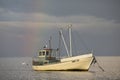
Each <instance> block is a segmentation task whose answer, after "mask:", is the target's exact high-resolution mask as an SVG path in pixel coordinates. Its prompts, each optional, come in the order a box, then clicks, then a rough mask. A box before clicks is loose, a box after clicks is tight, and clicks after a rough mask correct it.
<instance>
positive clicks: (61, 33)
mask: <svg viewBox="0 0 120 80" xmlns="http://www.w3.org/2000/svg"><path fill="white" fill-rule="evenodd" d="M60 35H61V37H62V40H63V43H64V46H65V49H66V51H67V55H68V57H70V55H69V52H68V48H67V45H66V42H65V39H64V36H63V32H62V29H60Z"/></svg>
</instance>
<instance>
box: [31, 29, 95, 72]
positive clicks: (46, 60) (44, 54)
mask: <svg viewBox="0 0 120 80" xmlns="http://www.w3.org/2000/svg"><path fill="white" fill-rule="evenodd" d="M68 32H69V47H68V45H67V44H66V41H65V38H64V35H63V30H62V29H60V31H59V35H60V40H62V41H63V44H64V47H65V49H66V53H67V55H68V56H67V57H65V58H60V57H58V55H60V54H62V53H60V49H59V48H57V49H52V48H51V38H50V40H49V47H47V46H45V47H43V48H42V49H40V50H39V51H38V56H37V58H34V59H33V61H32V68H33V70H36V71H64V70H80V71H88V70H89V68H90V66H91V64H92V63H93V61H94V56H93V53H92V52H89V53H87V54H84V55H77V56H73V51H72V37H71V34H72V33H71V32H72V28H71V27H69V28H68ZM59 42H60V41H59ZM68 48H69V49H68Z"/></svg>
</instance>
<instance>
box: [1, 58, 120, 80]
mask: <svg viewBox="0 0 120 80" xmlns="http://www.w3.org/2000/svg"><path fill="white" fill-rule="evenodd" d="M96 58H97V61H98V63H99V65H100V66H101V67H102V68H103V69H104V70H105V71H102V70H101V69H100V68H99V66H98V65H97V64H94V65H92V66H91V68H90V70H89V71H33V70H32V68H31V67H32V64H31V63H32V58H30V57H14V58H0V80H120V56H118V57H117V56H102V57H96Z"/></svg>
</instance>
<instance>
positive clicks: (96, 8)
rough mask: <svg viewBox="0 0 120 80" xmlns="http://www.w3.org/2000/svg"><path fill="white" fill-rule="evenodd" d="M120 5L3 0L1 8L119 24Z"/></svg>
mask: <svg viewBox="0 0 120 80" xmlns="http://www.w3.org/2000/svg"><path fill="white" fill-rule="evenodd" d="M119 3H120V1H113V0H106V1H96V0H92V1H89V0H87V1H86V0H85V1H84V0H74V1H73V0H69V1H67V0H60V1H59V0H34V1H32V0H20V1H18V0H10V1H9V0H1V1H0V8H3V9H5V10H8V11H11V12H15V13H28V14H29V13H44V14H48V15H51V16H62V17H66V16H74V15H81V16H83V15H84V16H96V17H100V18H105V19H109V20H116V21H118V22H119V21H120V15H119V14H120V11H119V7H120V5H119ZM12 14H13V13H12ZM12 14H11V15H12Z"/></svg>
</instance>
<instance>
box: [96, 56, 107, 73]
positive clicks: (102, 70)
mask: <svg viewBox="0 0 120 80" xmlns="http://www.w3.org/2000/svg"><path fill="white" fill-rule="evenodd" d="M94 63H96V64H97V65H98V67H99V68H100V69H101V70H102V71H103V72H104V71H105V70H104V69H103V68H102V67H101V66H100V64H99V63H98V61H97V59H96V57H95V56H94Z"/></svg>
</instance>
